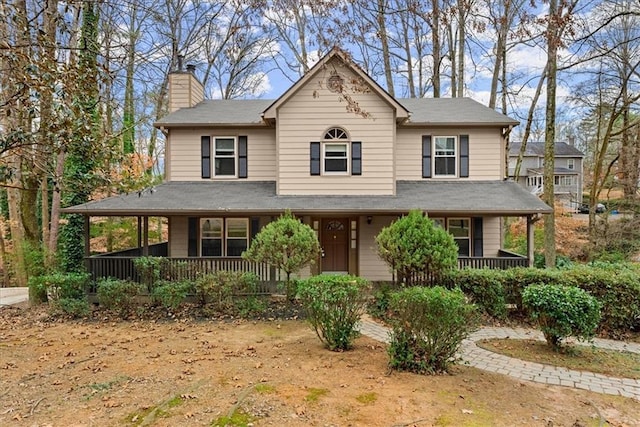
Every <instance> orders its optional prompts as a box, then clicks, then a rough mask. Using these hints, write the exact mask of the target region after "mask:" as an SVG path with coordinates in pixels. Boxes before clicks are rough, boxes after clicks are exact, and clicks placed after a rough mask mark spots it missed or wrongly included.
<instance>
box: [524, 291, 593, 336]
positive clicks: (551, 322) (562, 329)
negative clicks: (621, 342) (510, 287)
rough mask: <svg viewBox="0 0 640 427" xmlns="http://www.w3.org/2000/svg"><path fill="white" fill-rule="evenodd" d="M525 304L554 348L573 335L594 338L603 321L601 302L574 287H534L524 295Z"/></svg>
mask: <svg viewBox="0 0 640 427" xmlns="http://www.w3.org/2000/svg"><path fill="white" fill-rule="evenodd" d="M522 302H523V303H524V305H525V307H526V308H527V309H528V310H529V313H530V316H531V318H532V319H533V320H535V321H537V322H538V325H539V326H540V329H541V330H542V333H543V334H544V337H545V339H546V340H547V343H548V344H549V345H550V346H552V347H554V348H558V347H560V345H561V344H562V340H563V339H565V338H567V337H570V336H573V337H576V338H578V339H580V340H588V339H591V338H593V336H594V335H595V332H596V328H597V327H598V322H599V321H600V303H598V301H597V300H596V299H595V298H594V297H593V296H591V295H589V294H588V293H587V292H586V291H584V290H582V289H580V288H576V287H574V286H561V285H532V286H529V287H527V288H526V289H525V290H524V292H523V293H522Z"/></svg>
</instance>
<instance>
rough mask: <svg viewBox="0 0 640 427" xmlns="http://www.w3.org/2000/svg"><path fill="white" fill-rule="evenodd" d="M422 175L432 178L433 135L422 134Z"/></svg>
mask: <svg viewBox="0 0 640 427" xmlns="http://www.w3.org/2000/svg"><path fill="white" fill-rule="evenodd" d="M422 177H423V178H431V135H422Z"/></svg>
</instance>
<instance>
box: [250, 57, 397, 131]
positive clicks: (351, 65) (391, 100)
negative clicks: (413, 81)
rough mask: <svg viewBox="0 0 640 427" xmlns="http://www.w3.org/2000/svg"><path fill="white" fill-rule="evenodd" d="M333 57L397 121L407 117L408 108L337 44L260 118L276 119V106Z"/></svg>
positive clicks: (282, 102)
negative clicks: (368, 89)
mask: <svg viewBox="0 0 640 427" xmlns="http://www.w3.org/2000/svg"><path fill="white" fill-rule="evenodd" d="M333 58H338V60H340V61H341V62H342V63H343V64H344V65H345V66H346V67H349V69H350V70H351V71H353V72H354V73H355V74H357V75H358V76H359V77H361V78H362V79H363V80H364V81H365V82H366V83H367V85H368V86H369V87H370V88H371V89H372V91H373V92H374V93H376V94H378V95H379V96H380V97H381V98H382V99H384V100H385V102H387V103H388V104H389V105H390V106H391V107H392V108H393V109H394V110H395V113H396V120H397V121H399V122H402V121H405V120H407V119H408V118H409V110H407V109H406V108H405V107H404V106H403V105H402V104H401V103H399V102H398V101H397V100H396V99H395V98H394V97H392V96H391V95H389V93H388V92H387V91H386V90H384V89H383V88H382V86H380V85H379V84H378V83H377V82H376V81H375V80H373V79H372V78H371V77H370V76H369V75H368V74H367V73H366V72H365V71H364V70H363V69H362V68H360V67H359V66H358V65H357V64H356V63H355V62H353V61H352V60H351V59H349V55H348V54H347V53H345V52H344V51H343V50H342V49H340V48H338V47H337V46H336V47H334V48H333V49H331V51H330V52H329V53H328V54H326V55H325V56H324V57H323V58H321V59H320V60H319V61H318V62H317V63H316V64H315V65H314V66H313V67H311V69H310V70H309V71H307V73H305V75H304V76H302V77H301V78H300V79H299V80H298V81H297V82H295V83H294V84H293V86H291V87H290V88H289V89H288V90H287V91H286V92H285V93H283V94H282V95H281V96H280V97H279V98H278V99H276V100H275V101H274V102H273V104H271V105H270V106H269V107H268V108H267V109H266V110H264V112H263V113H262V118H263V119H264V120H265V121H273V120H275V119H276V116H277V111H278V108H280V107H281V106H282V105H283V104H284V103H286V102H287V101H288V100H289V99H290V98H291V97H292V96H293V95H294V94H295V93H296V92H297V91H298V90H299V89H300V88H301V87H303V86H304V85H306V84H307V83H308V82H309V81H311V80H312V79H313V78H314V77H315V76H316V74H317V73H318V72H319V71H321V70H322V69H323V68H324V67H325V66H326V65H327V63H328V62H329V61H331V60H332V59H333Z"/></svg>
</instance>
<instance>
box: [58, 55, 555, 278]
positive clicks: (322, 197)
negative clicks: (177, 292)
mask: <svg viewBox="0 0 640 427" xmlns="http://www.w3.org/2000/svg"><path fill="white" fill-rule="evenodd" d="M517 124H518V123H517V122H516V121H515V120H513V119H511V118H509V117H507V116H505V115H502V114H499V113H497V112H495V111H494V110H492V109H490V108H487V107H485V106H483V105H481V104H479V103H477V102H475V101H473V100H471V99H468V98H454V99H444V98H443V99H395V98H394V97H392V96H390V95H389V94H388V93H387V92H386V91H385V90H384V89H382V88H381V87H380V86H379V85H378V84H377V83H376V82H375V81H374V80H373V79H371V78H370V77H369V76H368V75H367V74H366V73H365V72H364V71H363V70H362V69H360V68H359V67H358V66H356V65H354V64H353V63H352V62H351V61H349V60H348V59H347V58H346V57H345V56H344V54H343V53H342V51H340V50H339V49H337V48H336V49H334V50H332V51H331V52H330V53H329V54H328V55H327V56H325V57H324V58H322V59H321V60H320V61H319V62H318V63H317V64H316V65H315V66H314V67H313V68H312V69H311V70H310V71H309V72H308V73H307V74H306V75H304V76H303V77H302V78H301V79H300V80H299V81H297V82H296V83H295V84H294V85H293V86H291V87H290V88H289V89H288V90H286V91H285V92H284V94H282V96H280V97H279V98H278V99H276V100H204V99H203V88H202V85H201V84H200V83H199V81H198V79H197V78H196V76H195V75H194V72H193V68H191V69H189V68H188V70H187V71H183V70H178V71H177V72H174V73H173V74H171V78H170V113H169V114H168V115H167V116H166V117H164V118H163V119H161V120H159V121H158V122H157V123H156V126H157V127H158V128H159V129H161V130H162V132H163V133H164V134H165V135H166V159H165V165H166V171H165V181H164V183H163V184H161V185H159V186H157V187H156V188H155V189H154V191H153V192H143V193H142V194H141V195H140V194H129V195H120V196H115V197H110V198H107V199H103V200H98V201H93V202H89V203H86V204H83V205H79V206H74V207H71V208H67V209H65V212H68V213H80V214H83V215H85V216H86V218H87V220H86V224H87V226H88V225H89V223H90V222H89V218H90V217H91V216H109V215H111V216H135V217H138V218H140V219H141V221H140V224H141V226H140V229H141V232H142V237H141V238H140V242H141V243H140V248H138V249H137V250H138V252H137V253H136V254H137V255H145V254H155V255H164V256H167V257H170V258H171V259H180V260H183V261H192V262H201V263H202V262H204V261H206V262H207V263H209V264H207V265H209V268H233V269H252V270H253V271H257V272H259V274H261V275H262V276H263V279H264V280H269V279H272V277H266V275H267V272H266V270H263V269H261V268H256V267H255V266H248V265H247V262H246V261H244V260H242V259H241V258H240V255H241V254H242V252H243V251H244V250H245V249H246V248H247V247H248V246H249V245H250V243H251V239H252V236H254V235H255V234H256V233H257V232H258V231H259V230H260V228H261V227H263V226H264V225H265V224H267V223H269V222H270V221H272V220H274V219H275V218H277V217H278V216H279V215H281V214H282V213H283V212H284V211H285V210H290V211H292V212H293V213H294V214H295V215H296V216H297V217H299V218H300V219H301V220H302V221H303V222H304V223H306V224H308V225H309V226H311V227H312V228H313V230H315V231H316V233H317V236H318V239H319V241H320V244H321V246H322V248H323V255H322V258H320V259H318V260H317V263H316V264H315V265H314V266H313V267H312V271H311V273H318V272H333V273H347V272H348V273H352V274H357V275H360V276H363V277H365V278H368V279H370V280H379V281H384V280H390V279H391V278H392V273H391V272H390V270H389V267H388V266H387V265H385V263H384V262H383V261H381V259H380V258H379V257H378V255H377V251H376V243H375V236H376V235H377V234H378V233H379V232H380V230H381V229H382V228H383V227H385V226H387V225H389V224H390V223H391V222H392V221H393V220H394V219H396V218H398V217H399V216H401V215H404V214H406V213H408V212H409V211H410V210H413V209H419V210H421V211H423V212H424V213H425V214H427V215H428V216H429V217H430V218H432V219H434V220H435V221H437V223H439V224H440V225H441V226H442V227H444V228H445V229H447V230H448V231H449V232H450V233H451V234H452V235H453V236H454V238H455V241H456V243H457V244H458V250H459V259H460V263H459V264H460V265H461V266H466V265H469V266H475V267H482V266H490V267H502V268H504V267H507V266H511V265H528V264H529V263H530V262H531V261H532V258H533V247H532V245H533V239H532V238H530V239H529V242H530V243H529V246H530V250H529V257H528V258H527V257H524V258H522V257H520V258H518V257H517V256H514V255H513V254H509V253H506V252H504V251H503V250H502V248H501V243H502V219H503V218H504V217H507V216H520V217H526V218H527V219H528V220H529V221H528V223H529V226H530V227H529V228H530V235H532V232H533V231H532V230H533V227H532V224H533V222H534V221H535V220H536V219H537V218H539V216H540V215H541V214H547V213H550V212H551V211H552V210H551V208H550V207H548V206H547V205H545V204H544V203H543V202H541V201H540V200H539V198H538V197H536V196H534V195H532V194H531V193H530V192H528V191H526V190H525V189H523V188H522V187H521V186H519V185H518V184H516V183H515V182H510V181H508V180H506V179H505V178H506V177H505V176H504V170H505V162H506V159H507V156H506V153H505V150H506V148H505V147H506V144H505V142H506V139H505V138H506V136H507V134H508V133H509V131H510V130H511V129H512V128H513V127H514V126H516V125H517ZM158 216H160V217H166V218H168V223H169V238H168V242H167V243H166V244H164V245H162V246H159V247H155V248H154V247H149V245H148V244H147V243H145V242H146V241H147V238H146V236H147V228H148V221H147V218H148V217H158ZM131 254H132V252H128V253H127V255H131ZM88 255H89V254H88V253H87V256H88ZM113 255H119V254H108V255H106V256H105V255H103V256H99V257H90V258H88V260H89V266H90V269H91V270H92V272H93V273H94V274H95V275H98V276H100V275H116V276H118V275H122V274H124V273H122V272H121V271H118V270H119V269H122V268H124V267H122V266H120V267H117V268H116V267H114V265H115V261H110V259H109V258H110V257H111V258H118V259H120V262H122V261H121V257H114V256H113ZM120 255H122V254H120ZM305 274H309V272H308V271H307V272H306V273H305Z"/></svg>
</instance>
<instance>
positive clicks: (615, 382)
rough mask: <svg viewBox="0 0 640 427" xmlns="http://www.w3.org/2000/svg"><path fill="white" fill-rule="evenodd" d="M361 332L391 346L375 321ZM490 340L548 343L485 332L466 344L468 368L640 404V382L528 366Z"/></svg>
mask: <svg viewBox="0 0 640 427" xmlns="http://www.w3.org/2000/svg"><path fill="white" fill-rule="evenodd" d="M360 332H361V333H362V334H363V335H366V336H368V337H370V338H373V339H375V340H378V341H381V342H384V343H387V344H388V343H389V332H390V331H389V329H388V328H386V327H385V326H382V325H380V324H378V323H375V322H373V321H371V320H368V319H364V320H363V321H362V322H361V323H360ZM489 338H513V339H535V340H541V341H544V337H543V335H542V333H541V332H539V331H536V330H531V329H523V328H496V327H486V328H481V329H480V330H478V331H476V332H475V333H473V334H471V336H470V337H469V338H468V339H466V340H464V341H463V342H462V346H461V347H460V357H461V358H462V360H463V361H464V363H465V364H468V365H469V366H473V367H475V368H478V369H482V370H485V371H489V372H495V373H499V374H503V375H508V376H510V377H513V378H517V379H520V380H524V381H533V382H537V383H542V384H550V385H559V386H564V387H573V388H579V389H583V390H590V391H594V392H596V393H604V394H613V395H617V396H624V397H630V398H634V399H637V400H640V380H635V379H630V378H615V377H609V376H606V375H602V374H595V373H592V372H582V371H574V370H571V369H567V368H561V367H557V366H550V365H544V364H541V363H535V362H526V361H524V360H520V359H514V358H512V357H508V356H504V355H502V354H498V353H494V352H492V351H489V350H485V349H483V348H480V347H478V346H477V345H476V341H480V340H483V339H489ZM593 345H594V346H596V347H601V348H606V349H610V350H620V351H628V352H632V353H640V344H637V343H627V342H622V341H613V340H604V339H599V338H596V339H595V340H594V341H593Z"/></svg>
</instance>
